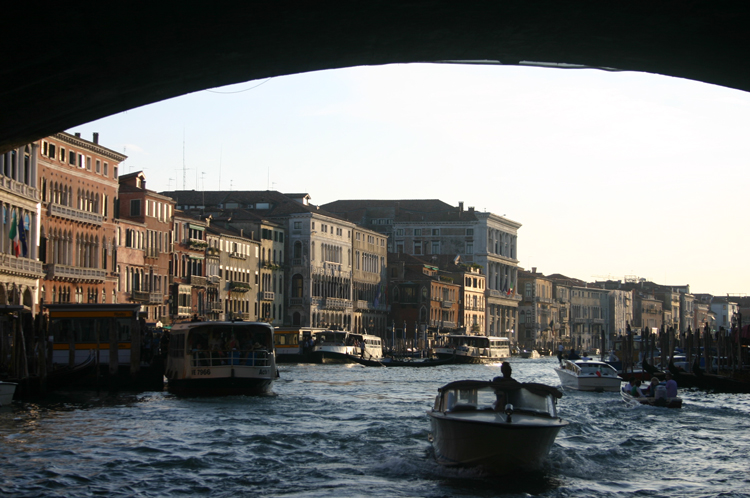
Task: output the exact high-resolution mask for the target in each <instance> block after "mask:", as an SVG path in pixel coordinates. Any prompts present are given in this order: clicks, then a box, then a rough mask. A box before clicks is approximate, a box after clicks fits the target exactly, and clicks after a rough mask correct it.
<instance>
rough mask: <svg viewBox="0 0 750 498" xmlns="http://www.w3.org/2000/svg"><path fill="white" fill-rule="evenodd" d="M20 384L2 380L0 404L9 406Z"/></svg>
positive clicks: (0, 383) (0, 382) (0, 384)
mask: <svg viewBox="0 0 750 498" xmlns="http://www.w3.org/2000/svg"><path fill="white" fill-rule="evenodd" d="M16 387H18V384H16V383H15V382H3V381H1V380H0V406H9V405H10V404H11V402H12V401H13V395H14V394H15V393H16Z"/></svg>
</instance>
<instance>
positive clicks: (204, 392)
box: [168, 377, 273, 397]
mask: <svg viewBox="0 0 750 498" xmlns="http://www.w3.org/2000/svg"><path fill="white" fill-rule="evenodd" d="M272 385H273V379H268V378H239V377H229V378H205V379H180V380H177V379H173V380H170V381H169V384H168V390H169V392H170V393H172V394H175V395H177V396H190V397H192V396H196V397H199V396H200V397H203V396H239V395H246V396H259V395H263V394H271V387H272Z"/></svg>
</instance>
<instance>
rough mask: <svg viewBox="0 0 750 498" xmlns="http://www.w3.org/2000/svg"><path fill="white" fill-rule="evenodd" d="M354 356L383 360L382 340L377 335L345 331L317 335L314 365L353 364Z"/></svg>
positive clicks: (317, 333)
mask: <svg viewBox="0 0 750 498" xmlns="http://www.w3.org/2000/svg"><path fill="white" fill-rule="evenodd" d="M363 348H364V351H363ZM354 356H359V357H360V358H363V359H366V360H367V359H374V360H379V359H381V358H383V341H382V339H381V338H380V337H378V336H376V335H369V334H356V333H352V332H347V331H345V330H324V331H322V332H316V333H315V345H314V346H313V350H312V360H313V362H314V363H352V362H353V360H352V357H354Z"/></svg>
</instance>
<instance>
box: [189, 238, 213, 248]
mask: <svg viewBox="0 0 750 498" xmlns="http://www.w3.org/2000/svg"><path fill="white" fill-rule="evenodd" d="M187 245H188V247H190V249H205V248H206V247H208V242H206V241H205V240H201V239H190V240H188V241H187Z"/></svg>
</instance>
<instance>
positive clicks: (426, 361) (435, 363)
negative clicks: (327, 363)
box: [351, 355, 455, 368]
mask: <svg viewBox="0 0 750 498" xmlns="http://www.w3.org/2000/svg"><path fill="white" fill-rule="evenodd" d="M351 360H352V361H353V362H354V363H359V364H360V365H364V366H366V367H412V368H418V367H439V366H441V365H451V364H453V363H455V357H451V358H413V359H412V358H406V359H401V360H397V359H395V358H388V357H386V358H382V359H380V360H367V359H364V358H361V357H359V356H356V355H355V356H352V357H351Z"/></svg>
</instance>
